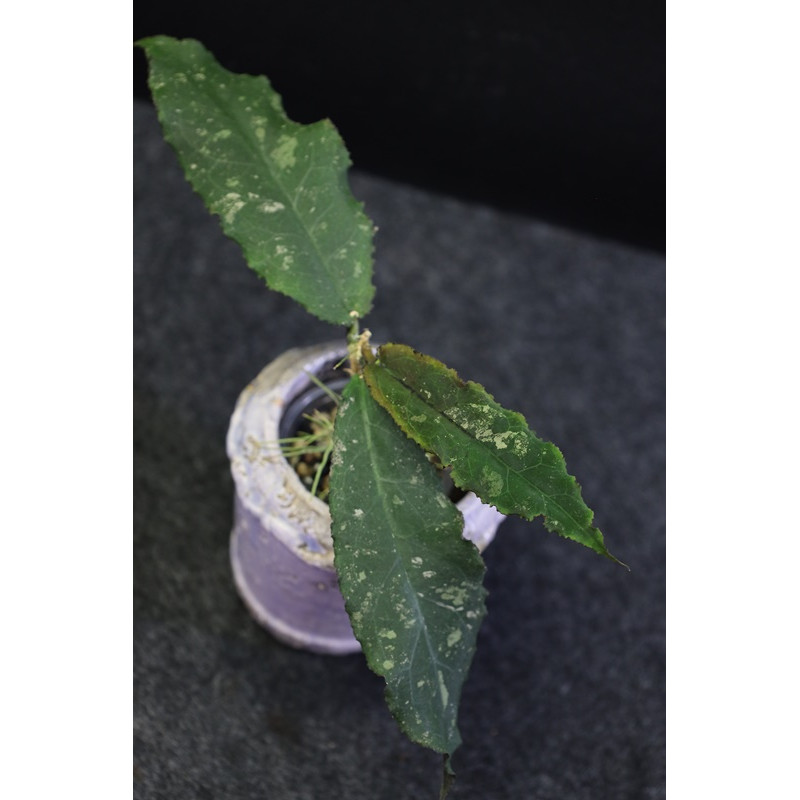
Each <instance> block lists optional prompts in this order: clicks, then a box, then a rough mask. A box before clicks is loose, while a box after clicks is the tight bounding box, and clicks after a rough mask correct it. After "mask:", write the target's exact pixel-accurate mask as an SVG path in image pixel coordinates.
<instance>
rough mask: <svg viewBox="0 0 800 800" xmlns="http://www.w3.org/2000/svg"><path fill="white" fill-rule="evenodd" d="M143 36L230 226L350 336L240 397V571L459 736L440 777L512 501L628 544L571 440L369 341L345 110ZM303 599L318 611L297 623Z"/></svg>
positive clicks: (233, 441)
mask: <svg viewBox="0 0 800 800" xmlns="http://www.w3.org/2000/svg"><path fill="white" fill-rule="evenodd" d="M139 44H140V45H141V47H142V48H143V49H144V50H145V52H146V55H147V57H148V60H149V66H150V74H149V83H150V88H151V91H152V95H153V99H154V101H155V104H156V108H157V110H158V115H159V119H160V122H161V124H162V127H163V130H164V134H165V137H166V139H167V141H168V142H169V143H170V144H171V145H172V146H173V148H174V149H175V151H176V153H177V155H178V158H179V160H180V162H181V165H182V167H183V169H184V172H185V174H186V177H187V178H188V180H189V182H190V183H191V184H192V186H193V187H194V189H195V190H196V191H197V192H198V193H199V194H200V196H201V197H202V198H203V200H204V201H205V203H206V205H207V206H208V208H209V209H210V211H211V212H212V213H214V214H216V215H217V216H218V217H219V219H220V222H221V225H222V228H223V230H224V232H225V233H226V234H227V235H228V236H230V237H231V238H233V239H234V240H235V241H237V242H238V243H239V244H240V245H241V247H242V250H243V253H244V256H245V260H246V261H247V263H248V265H249V266H250V267H251V268H252V269H254V270H255V271H256V272H257V273H258V274H259V275H260V276H261V277H262V278H263V279H264V280H265V281H266V283H267V284H268V286H270V287H271V288H272V289H275V290H277V291H280V292H283V293H285V294H287V295H289V296H290V297H292V298H294V299H295V300H297V301H298V302H299V303H300V304H302V305H303V306H304V307H305V308H306V309H307V310H308V311H309V312H310V313H312V314H314V315H316V316H317V317H319V318H320V319H322V320H324V321H326V322H329V323H332V324H333V325H336V326H339V327H340V329H343V330H342V334H343V335H342V338H341V340H340V342H339V343H337V344H334V345H330V346H329V345H326V346H322V347H320V348H312V349H311V350H306V351H291V352H290V353H288V354H286V355H285V356H283V357H281V358H280V359H278V361H277V362H275V363H273V364H272V365H270V366H268V367H267V368H266V369H265V370H264V371H263V372H262V373H261V375H259V377H258V378H257V379H256V380H255V381H254V382H253V384H251V385H250V386H249V387H247V389H245V391H244V392H243V393H242V396H241V397H240V399H239V403H238V404H237V408H236V411H235V412H234V416H233V418H232V421H231V428H230V431H229V436H228V450H229V454H230V455H231V460H232V468H233V473H234V477H235V478H236V483H237V495H236V512H235V514H236V520H235V526H234V536H233V539H232V560H233V564H234V572H235V574H236V581H237V585H238V587H239V590H240V592H241V593H242V595H243V597H244V598H245V600H246V601H247V603H248V606H250V608H251V610H252V611H253V612H254V614H255V615H256V616H257V617H259V619H260V620H261V621H262V622H264V623H265V624H266V625H267V626H268V627H270V629H271V630H273V632H275V633H277V634H278V635H279V636H281V638H283V639H284V640H285V641H289V642H291V643H293V644H299V645H302V646H306V647H310V648H311V649H317V650H322V651H327V652H347V651H351V650H353V649H355V648H356V647H358V646H360V647H361V649H363V652H364V654H365V656H366V659H367V663H368V664H369V666H370V668H371V669H373V670H374V671H375V672H377V673H378V674H380V675H381V676H383V677H384V678H385V680H386V700H387V704H388V706H389V709H390V711H391V712H392V714H393V716H394V717H395V719H396V720H397V722H398V723H399V725H400V727H401V729H402V730H403V731H404V732H405V733H406V735H407V736H408V737H409V738H410V739H411V740H412V741H415V742H418V743H420V744H422V745H424V746H426V747H429V748H431V749H432V750H435V751H436V752H439V753H441V754H442V755H443V756H444V772H443V783H442V794H443V795H444V794H445V793H446V792H447V789H448V787H449V785H450V782H451V780H452V774H453V773H452V769H451V765H450V759H451V756H452V754H453V752H454V751H455V750H456V748H457V747H458V745H459V743H460V741H461V740H460V734H459V731H458V726H457V711H458V703H459V697H460V693H461V688H462V685H463V683H464V680H465V678H466V675H467V671H468V668H469V665H470V662H471V660H472V656H473V653H474V649H475V642H476V637H477V632H478V628H479V626H480V623H481V621H482V619H483V617H484V614H485V606H484V596H485V591H484V589H483V586H482V580H483V573H484V565H483V561H482V558H481V556H480V552H479V548H480V547H482V546H485V545H486V544H487V543H488V541H489V540H490V539H491V537H492V536H493V535H494V530H495V529H496V527H497V525H498V524H499V522H500V521H501V520H502V518H503V515H506V514H516V515H519V516H521V517H524V518H526V519H533V518H534V517H536V516H543V518H544V524H545V526H546V527H547V528H548V529H549V530H551V531H553V532H555V533H558V534H559V535H561V536H564V537H567V538H570V539H573V540H575V541H577V542H579V543H581V544H583V545H585V546H587V547H590V548H591V549H593V550H595V551H596V552H597V553H599V554H601V555H604V556H606V557H608V558H609V559H611V560H613V561H617V559H616V558H614V557H613V556H612V555H611V554H610V553H609V552H608V550H607V549H606V546H605V544H604V541H603V536H602V534H601V533H600V531H599V530H597V528H595V527H594V526H593V525H592V518H593V514H592V512H591V510H590V509H589V508H588V507H587V506H586V504H585V503H584V501H583V499H582V497H581V492H580V487H579V485H578V483H577V482H576V480H575V479H574V478H573V477H572V476H571V475H569V473H568V472H567V469H566V464H565V462H564V459H563V456H562V454H561V452H560V451H559V450H558V448H557V447H556V446H555V445H553V444H552V443H549V442H546V441H543V440H541V439H540V438H538V437H537V436H536V435H535V433H534V432H533V431H532V430H531V429H530V428H529V426H528V424H527V422H526V421H525V419H524V418H523V417H522V416H521V415H520V414H518V413H516V412H513V411H509V410H507V409H505V408H503V407H501V406H500V405H499V404H498V403H497V402H496V401H495V400H494V399H493V397H492V396H491V395H490V394H489V393H488V392H487V391H486V390H485V389H484V388H483V387H482V386H480V385H478V384H476V383H472V382H465V381H463V380H462V379H461V378H460V377H459V376H458V375H456V373H455V372H454V371H453V370H451V369H449V368H447V367H446V366H445V365H444V364H442V363H441V362H439V361H437V360H436V359H434V358H432V357H431V356H428V355H423V354H421V353H419V352H416V351H415V350H413V349H412V348H410V347H408V346H407V345H404V344H399V343H387V344H382V345H381V346H379V347H377V348H375V347H374V346H373V345H372V344H371V343H370V341H369V340H370V334H369V331H368V330H362V328H361V324H362V321H363V319H364V318H365V316H366V315H367V314H368V312H369V310H370V308H371V304H372V298H373V294H374V287H373V285H372V250H373V245H372V240H373V235H374V232H375V229H374V226H373V224H372V223H371V222H370V221H369V219H368V218H367V217H366V215H365V214H364V211H363V208H362V206H361V204H359V203H358V202H357V201H356V200H355V199H354V198H353V197H352V195H351V193H350V191H349V188H348V185H347V177H346V175H347V168H348V167H349V165H350V160H349V156H348V154H347V151H346V150H345V148H344V145H343V143H342V141H341V138H340V137H339V135H338V133H337V131H336V129H335V128H334V127H333V125H332V124H331V123H330V122H329V121H327V120H324V121H322V122H318V123H315V124H312V125H300V124H297V123H294V122H292V121H291V120H289V119H288V118H287V117H286V115H285V113H284V111H283V107H282V104H281V100H280V97H279V95H278V94H277V93H275V91H274V90H273V89H272V87H271V86H270V84H269V82H268V81H267V79H266V78H264V77H254V76H249V75H236V74H233V73H231V72H229V71H227V70H225V69H224V68H223V67H221V66H220V65H219V64H218V63H217V62H216V61H215V60H214V58H213V56H212V55H211V54H210V53H209V52H208V51H207V50H206V49H205V48H204V47H203V46H202V45H201V44H200V43H199V42H196V41H193V40H176V39H173V38H170V37H166V36H156V37H150V38H147V39H144V40H142V41H141V42H140V43H139ZM292 461H296V462H297V463H296V464H292V463H290V462H292ZM304 481H306V483H308V484H309V485H308V486H307V487H306V486H305V485H304V483H303V482H304ZM446 481H450V482H451V483H452V486H453V488H454V491H455V492H457V493H460V494H461V497H460V499H459V498H458V497H457V496H456V495H448V494H446V486H445V482H446ZM312 490H313V491H312ZM320 495H324V497H323V496H320ZM454 501H455V502H454ZM460 509H463V512H464V513H463V514H462V510H460ZM476 509H477V510H478V512H479V513H476ZM475 516H477V517H479V520H475V521H472V522H471V520H472V518H473V517H475ZM465 517H466V519H467V523H466V525H465ZM465 534H466V536H465ZM476 544H477V545H478V546H476ZM265 553H266V555H265ZM287 554H288V555H290V556H291V559H289V560H287ZM262 562H263V563H265V564H266V565H267V568H271V569H273V572H272V573H271V574H270V575H269V576H268V577H264V576H261V575H260V574H259V572H258V570H259V569H260V568H261V567H260V565H261V563H262ZM301 562H302V563H301ZM617 563H621V562H617ZM276 564H277V568H276ZM298 564H299V566H298ZM306 566H307V567H308V568H309V569H310V570H311V571H310V572H308V573H307V574H306V573H303V574H302V576H301V577H299V576H300V573H299V572H298V570H300V571H301V572H302V570H304V569H305V568H306ZM302 586H305V587H307V586H312V587H314V589H315V590H316V594H314V592H313V591H312V592H311V594H310V595H309V593H308V592H303V591H301V590H300V589H299V588H298V587H302ZM339 593H340V594H339ZM293 595H296V597H294V598H293ZM321 597H325V598H328V599H330V598H333V603H332V604H329V605H327V606H326V605H325V604H320V603H316V604H314V603H312V605H310V606H307V607H306V608H304V609H303V608H301V609H300V611H299V612H298V614H297V615H296V616H297V619H299V620H300V622H299V623H298V624H295V623H291V624H288V623H286V620H285V618H284V617H281V616H280V614H277V615H276V613H275V609H276V608H279V607H283V605H285V600H286V598H293V599H295V600H298V601H299V602H300V604H301V606H302V604H303V603H304V602H305V603H308V602H310V599H309V598H311V599H312V600H319V599H320V598H321ZM337 604H338V606H337ZM326 608H328V609H333V610H332V611H331V612H330V613H331V614H332V615H333V616H332V617H331V620H326V614H328V611H326V610H325V609H326ZM281 613H282V612H281ZM308 620H311V621H312V622H311V623H309V624H311V626H312V628H313V627H314V625H316V626H317V629H316V630H312V631H311V636H310V638H309V637H306V639H305V640H303V636H304V635H305V634H303V633H302V631H303V629H304V626H305V624H306V622H307V621H308ZM329 623H330V624H329ZM351 628H352V633H353V634H354V635H355V640H353V639H352V638H348V637H350V636H351V634H350V630H351ZM331 630H335V631H337V633H335V634H331V633H330V631H331ZM298 631H300V633H298ZM356 640H357V642H358V644H356ZM337 642H338V644H337Z"/></svg>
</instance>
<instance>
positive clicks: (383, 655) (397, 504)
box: [330, 377, 486, 754]
mask: <svg viewBox="0 0 800 800" xmlns="http://www.w3.org/2000/svg"><path fill="white" fill-rule="evenodd" d="M331 463H332V469H331V489H330V507H331V517H332V519H333V523H332V533H333V540H334V552H335V564H336V569H337V571H338V574H339V585H340V587H341V590H342V594H343V595H344V597H345V604H346V607H347V611H348V614H349V615H350V620H351V622H352V625H353V631H354V632H355V635H356V637H357V638H358V640H359V641H360V642H361V645H362V647H363V650H364V654H365V656H366V658H367V662H368V664H369V666H370V668H371V669H372V670H373V671H374V672H377V673H378V674H379V675H382V676H383V677H384V678H385V679H386V701H387V704H388V706H389V709H390V710H391V712H392V714H393V715H394V717H395V719H396V720H397V722H398V723H399V724H400V727H401V728H402V730H403V732H404V733H405V734H406V735H407V736H408V737H409V738H410V739H411V740H412V741H415V742H418V743H419V744H422V745H424V746H426V747H429V748H431V749H433V750H435V751H437V752H440V753H446V754H451V753H452V752H453V751H454V750H455V749H456V748H457V747H458V745H459V744H460V742H461V738H460V736H459V732H458V726H457V724H456V717H457V713H458V702H459V698H460V695H461V687H462V685H463V683H464V679H465V678H466V675H467V671H468V669H469V665H470V662H471V661H472V656H473V654H474V651H475V640H476V637H477V632H478V627H479V626H480V623H481V620H482V618H483V616H484V614H485V607H484V597H485V594H486V593H485V590H484V589H483V586H482V579H483V573H484V566H483V560H482V559H481V557H480V554H479V553H478V551H477V549H476V548H475V546H474V545H473V544H472V543H471V542H469V541H467V540H465V539H463V538H462V531H463V518H462V517H461V513H460V512H459V511H458V509H457V508H456V507H455V505H453V503H452V502H451V501H450V500H449V499H448V498H447V497H446V496H445V495H444V494H443V493H442V490H441V482H440V479H439V477H438V475H437V473H436V471H435V469H434V468H433V466H432V465H431V464H430V462H429V461H428V460H427V458H426V457H425V454H424V453H423V452H422V450H420V448H419V447H417V445H416V444H414V442H412V441H411V440H410V439H409V438H408V437H407V436H406V435H405V434H404V433H403V432H402V431H401V430H400V429H399V428H398V427H397V426H396V425H395V424H394V422H393V421H392V419H391V417H390V416H389V415H388V414H387V413H386V412H385V411H384V410H383V409H382V408H381V407H380V406H379V405H378V404H377V403H376V402H375V401H374V400H373V399H372V397H371V395H370V393H369V390H368V389H367V387H366V384H365V383H364V381H363V380H362V379H361V378H359V377H354V378H352V379H351V380H350V382H349V383H348V384H347V386H346V387H345V389H344V392H343V394H342V401H341V404H340V406H339V411H338V413H337V415H336V423H335V428H334V452H333V457H332V460H331Z"/></svg>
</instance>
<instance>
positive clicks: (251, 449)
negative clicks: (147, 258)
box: [227, 343, 505, 654]
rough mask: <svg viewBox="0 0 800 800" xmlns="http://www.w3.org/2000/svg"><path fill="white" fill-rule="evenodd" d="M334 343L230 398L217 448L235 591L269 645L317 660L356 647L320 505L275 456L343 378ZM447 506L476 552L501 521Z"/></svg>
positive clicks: (471, 501) (485, 511) (280, 364)
mask: <svg viewBox="0 0 800 800" xmlns="http://www.w3.org/2000/svg"><path fill="white" fill-rule="evenodd" d="M345 355H346V348H344V347H343V346H342V345H341V344H340V343H336V344H323V345H317V346H315V347H307V348H297V349H293V350H289V351H287V352H286V353H284V354H283V355H282V356H280V357H279V358H277V359H276V360H275V361H273V362H272V363H271V364H269V365H268V366H267V367H265V368H264V369H263V370H262V371H261V373H260V374H259V375H258V377H257V378H256V379H255V380H254V381H253V382H252V383H251V384H250V385H249V386H247V388H245V390H244V391H243V392H242V393H241V395H240V396H239V400H238V402H237V404H236V408H235V410H234V412H233V416H232V417H231V422H230V427H229V429H228V438H227V450H228V457H229V458H230V461H231V472H232V474H233V479H234V483H235V488H236V495H235V498H234V525H233V531H232V534H231V543H230V554H231V564H232V567H233V576H234V580H235V583H236V588H237V590H238V592H239V594H240V596H241V597H242V599H243V600H244V602H245V605H246V606H247V608H248V609H249V610H250V613H251V614H252V615H253V617H254V618H255V619H256V620H257V621H258V622H259V623H260V624H261V625H262V626H264V627H265V628H266V629H267V630H269V631H270V632H271V633H272V634H273V635H274V636H275V637H276V638H278V639H279V640H281V641H282V642H284V643H286V644H289V645H291V646H293V647H298V648H302V649H304V650H311V651H314V652H318V653H332V654H345V653H354V652H358V651H359V650H360V649H361V646H360V645H359V643H358V641H357V640H356V638H355V636H354V635H353V631H352V628H351V627H350V620H349V618H348V616H347V612H346V611H345V608H344V598H343V597H342V594H341V592H340V591H339V584H338V580H337V577H336V570H335V569H334V566H333V540H332V538H331V516H330V510H329V508H328V504H327V503H326V502H324V501H323V500H321V499H320V498H319V497H317V496H315V495H313V494H311V492H310V491H309V489H308V488H307V487H306V485H304V483H303V480H302V479H301V477H300V476H299V475H298V473H297V471H296V470H295V468H294V467H293V466H292V465H291V464H290V463H289V462H288V461H287V460H286V458H285V457H284V455H283V453H282V452H281V450H280V446H279V443H278V442H279V440H280V439H285V438H287V437H291V436H293V435H295V433H296V432H297V430H298V428H300V427H302V425H303V423H304V420H305V415H309V414H310V413H311V412H313V411H314V410H315V409H318V410H321V411H324V410H325V408H326V406H329V404H330V403H331V401H330V398H329V396H328V394H327V393H326V392H325V391H324V390H323V389H321V388H320V387H319V386H318V385H317V383H315V381H314V380H312V379H311V377H309V376H310V375H313V376H316V378H317V379H318V381H321V382H322V383H324V384H326V385H327V386H328V387H329V388H330V389H332V390H333V391H334V392H340V391H341V389H342V388H343V387H344V385H345V384H346V383H347V380H348V376H347V375H346V374H345V373H344V372H343V371H342V370H339V369H336V365H337V364H338V363H339V362H340V361H341V360H342V359H343V358H344V357H345ZM457 506H458V508H459V510H460V511H461V513H462V514H463V516H464V537H465V538H467V539H469V540H470V541H472V542H474V544H475V545H476V546H477V547H478V549H479V550H481V551H482V550H483V549H484V548H485V547H486V546H487V545H488V544H489V543H490V542H491V541H492V539H493V538H494V535H495V532H496V531H497V527H498V526H499V525H500V523H501V522H502V521H503V519H505V517H504V516H503V515H502V514H500V513H499V512H498V511H497V510H496V509H494V508H492V507H491V506H488V505H486V504H484V503H482V502H481V501H480V500H479V499H478V497H476V496H475V495H474V494H473V493H472V492H468V493H466V494H463V495H462V496H461V497H460V499H458V501H457Z"/></svg>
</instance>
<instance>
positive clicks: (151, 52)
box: [139, 36, 374, 325]
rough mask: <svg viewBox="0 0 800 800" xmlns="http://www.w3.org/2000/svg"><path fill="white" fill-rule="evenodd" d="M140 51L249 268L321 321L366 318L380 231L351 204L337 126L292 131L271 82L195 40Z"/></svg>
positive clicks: (194, 169) (169, 131)
mask: <svg viewBox="0 0 800 800" xmlns="http://www.w3.org/2000/svg"><path fill="white" fill-rule="evenodd" d="M139 44H140V45H141V46H142V47H143V48H144V50H145V52H146V53H147V57H148V60H149V63H150V77H149V82H150V89H151V91H152V94H153V100H154V101H155V104H156V107H157V109H158V116H159V119H160V121H161V125H162V127H163V129H164V136H165V137H166V139H167V141H168V142H169V143H170V144H171V145H172V146H173V147H174V148H175V150H176V152H177V154H178V158H179V160H180V162H181V165H182V166H183V169H184V171H185V173H186V176H187V178H188V180H189V181H190V183H191V184H192V186H193V187H194V188H195V190H196V191H197V192H198V193H199V194H200V196H201V197H202V198H203V200H204V201H205V203H206V205H207V206H208V208H209V209H210V210H211V211H212V212H213V213H215V214H218V215H219V218H220V221H221V224H222V228H223V230H224V231H225V233H226V234H227V235H228V236H230V237H231V238H232V239H234V240H236V241H237V242H238V243H239V244H240V245H241V247H242V249H243V251H244V255H245V259H246V260H247V263H248V264H249V265H250V266H251V267H252V268H253V269H254V270H255V271H256V272H257V273H258V274H259V275H261V277H262V278H264V280H266V282H267V284H268V285H269V286H270V287H271V288H273V289H275V290H277V291H280V292H283V293H284V294H287V295H289V296H290V297H293V298H294V299H295V300H298V301H299V302H300V303H302V304H303V305H304V306H305V307H306V308H307V309H308V310H309V311H311V312H312V313H313V314H316V315H317V316H318V317H320V318H321V319H323V320H326V321H328V322H333V323H337V324H342V325H344V324H348V323H349V322H351V319H350V312H351V311H356V312H357V313H358V314H359V316H362V317H363V316H364V315H365V314H366V313H367V312H368V311H369V309H370V306H371V303H372V296H373V294H374V287H373V286H372V237H373V234H374V226H373V225H372V223H371V222H370V220H369V219H368V218H367V217H366V215H365V214H364V212H363V210H362V208H363V206H362V204H361V203H358V202H356V200H355V198H354V197H353V196H352V194H351V193H350V189H349V188H348V185H347V168H348V167H349V166H350V158H349V156H348V153H347V150H346V149H345V147H344V144H343V142H342V140H341V137H340V136H339V134H338V132H337V131H336V129H335V128H334V127H333V125H332V124H331V122H330V121H328V120H323V121H321V122H317V123H314V124H313V125H300V124H298V123H295V122H292V121H291V120H290V119H289V118H288V117H287V116H286V115H285V113H284V111H283V106H282V104H281V98H280V96H279V95H278V94H277V93H276V92H275V91H274V90H273V89H272V87H271V86H270V84H269V82H268V81H267V79H266V78H264V77H254V76H251V75H236V74H234V73H232V72H228V70H226V69H224V68H223V67H221V66H220V65H219V64H218V63H217V62H216V61H215V60H214V57H213V56H212V55H211V53H209V52H208V51H207V50H206V49H205V48H204V47H203V46H202V45H201V44H200V43H199V42H196V41H194V40H192V39H185V40H177V39H172V38H170V37H167V36H155V37H151V38H148V39H144V40H142V41H141V42H139Z"/></svg>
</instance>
